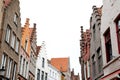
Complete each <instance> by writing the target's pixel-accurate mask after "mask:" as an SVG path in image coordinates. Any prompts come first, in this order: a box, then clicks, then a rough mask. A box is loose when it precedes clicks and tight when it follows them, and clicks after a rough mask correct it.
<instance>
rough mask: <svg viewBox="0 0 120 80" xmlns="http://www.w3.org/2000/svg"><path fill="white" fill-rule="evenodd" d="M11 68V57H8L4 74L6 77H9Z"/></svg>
mask: <svg viewBox="0 0 120 80" xmlns="http://www.w3.org/2000/svg"><path fill="white" fill-rule="evenodd" d="M11 68H12V59H10V58H9V59H8V65H7V74H6V77H7V78H10V73H11Z"/></svg>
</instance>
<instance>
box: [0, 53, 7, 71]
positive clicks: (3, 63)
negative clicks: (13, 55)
mask: <svg viewBox="0 0 120 80" xmlns="http://www.w3.org/2000/svg"><path fill="white" fill-rule="evenodd" d="M6 60H7V56H6V54H5V53H3V55H2V62H1V69H2V68H3V67H4V68H5V65H6Z"/></svg>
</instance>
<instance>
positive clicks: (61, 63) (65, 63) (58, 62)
mask: <svg viewBox="0 0 120 80" xmlns="http://www.w3.org/2000/svg"><path fill="white" fill-rule="evenodd" d="M50 62H51V64H52V65H53V66H54V67H56V68H57V69H58V70H60V71H62V72H67V71H68V69H69V58H52V59H51V61H50Z"/></svg>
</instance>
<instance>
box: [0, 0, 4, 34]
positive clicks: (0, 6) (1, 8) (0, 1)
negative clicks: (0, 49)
mask: <svg viewBox="0 0 120 80" xmlns="http://www.w3.org/2000/svg"><path fill="white" fill-rule="evenodd" d="M3 12H4V3H3V0H0V30H1V27H2V26H1V24H2V17H3ZM0 34H1V33H0Z"/></svg>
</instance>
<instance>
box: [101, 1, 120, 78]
mask: <svg viewBox="0 0 120 80" xmlns="http://www.w3.org/2000/svg"><path fill="white" fill-rule="evenodd" d="M119 14H120V0H103V9H102V19H101V20H102V22H101V43H102V55H103V70H104V77H103V80H114V79H113V78H115V77H117V75H118V73H120V53H119V50H118V41H117V34H116V32H117V31H116V23H115V19H116V18H117V17H118V15H119ZM108 29H110V39H111V48H112V56H111V57H112V59H111V60H110V61H107V57H108V56H106V45H105V36H104V34H105V33H106V31H107V30H108ZM109 74H111V75H109Z"/></svg>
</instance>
